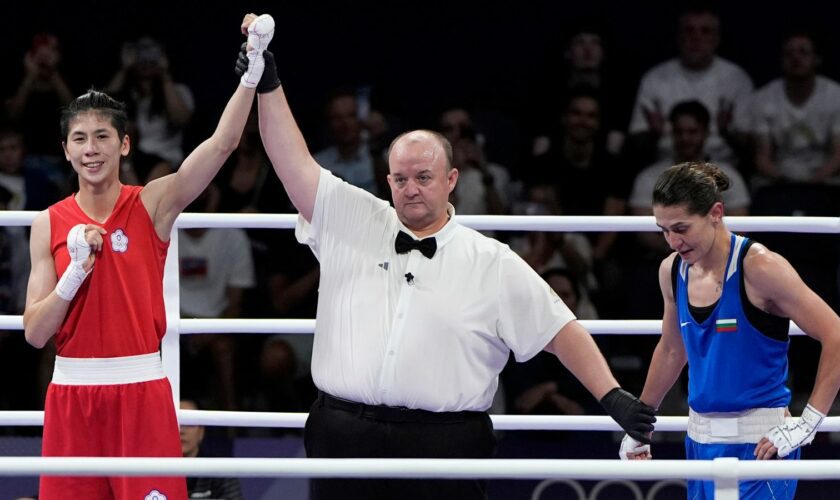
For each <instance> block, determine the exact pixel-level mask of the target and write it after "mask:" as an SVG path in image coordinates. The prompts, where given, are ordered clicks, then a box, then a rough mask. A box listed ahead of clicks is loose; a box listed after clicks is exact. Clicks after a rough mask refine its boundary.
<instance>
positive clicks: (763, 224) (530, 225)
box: [0, 210, 840, 233]
mask: <svg viewBox="0 0 840 500" xmlns="http://www.w3.org/2000/svg"><path fill="white" fill-rule="evenodd" d="M37 213H38V212H32V211H20V210H6V211H2V212H0V225H3V226H28V225H31V224H32V220H33V219H34V218H35V215H37ZM456 219H457V220H458V222H460V223H461V224H463V225H465V226H467V227H471V228H473V229H478V230H485V229H497V230H503V231H576V232H600V231H659V230H660V229H659V228H658V227H657V226H656V223H655V221H654V218H653V217H652V216H649V215H616V216H606V215H592V216H590V215H579V216H569V215H563V216H557V215H457V216H456ZM296 221H297V214H199V213H186V214H181V215H180V216H178V219H177V220H176V222H175V225H176V227H178V228H180V229H185V228H191V227H240V228H276V229H292V228H294V226H295V222H296ZM726 225H727V227H729V228H730V229H732V230H734V231H747V232H755V231H759V232H760V231H772V232H782V233H840V218H838V217H788V216H747V217H744V216H734V217H727V218H726Z"/></svg>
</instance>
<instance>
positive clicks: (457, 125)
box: [440, 108, 511, 215]
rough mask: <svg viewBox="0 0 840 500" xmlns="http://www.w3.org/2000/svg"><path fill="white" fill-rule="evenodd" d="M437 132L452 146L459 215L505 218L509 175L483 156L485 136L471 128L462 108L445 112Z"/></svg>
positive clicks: (469, 120) (466, 113)
mask: <svg viewBox="0 0 840 500" xmlns="http://www.w3.org/2000/svg"><path fill="white" fill-rule="evenodd" d="M440 130H441V133H442V134H443V135H444V137H446V138H447V139H448V140H449V142H450V143H451V144H452V149H453V154H454V160H453V161H454V162H455V164H454V166H455V168H457V169H458V171H459V172H460V176H459V179H458V181H459V182H458V185H457V186H456V187H455V191H454V192H453V205H455V207H456V209H457V210H458V213H459V214H462V215H485V214H489V215H504V214H506V213H508V212H509V206H510V192H509V189H510V185H511V184H510V174H509V173H508V171H507V169H506V168H505V167H503V166H501V165H497V164H495V163H490V162H488V161H487V158H486V157H485V155H484V137H483V136H482V135H480V134H478V133H477V132H476V130H475V129H474V128H473V123H472V119H471V117H470V114H469V113H468V112H467V111H466V110H465V109H463V108H452V109H448V110H446V111H444V112H443V113H442V114H441V117H440Z"/></svg>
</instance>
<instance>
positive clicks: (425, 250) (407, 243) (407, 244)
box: [394, 231, 437, 259]
mask: <svg viewBox="0 0 840 500" xmlns="http://www.w3.org/2000/svg"><path fill="white" fill-rule="evenodd" d="M394 248H396V249H397V253H408V252H410V251H412V250H420V253H422V254H423V255H424V256H425V257H426V258H427V259H431V258H432V257H433V256H434V255H435V252H436V251H437V240H435V238H434V237H431V238H423V239H422V240H415V239H414V238H412V237H411V236H409V235H408V233H406V232H405V231H400V232H399V233H397V239H396V240H394Z"/></svg>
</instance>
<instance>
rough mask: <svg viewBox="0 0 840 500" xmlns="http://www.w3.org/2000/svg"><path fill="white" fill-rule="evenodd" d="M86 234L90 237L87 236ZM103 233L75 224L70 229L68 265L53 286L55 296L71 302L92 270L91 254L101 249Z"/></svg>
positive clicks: (68, 235) (96, 227)
mask: <svg viewBox="0 0 840 500" xmlns="http://www.w3.org/2000/svg"><path fill="white" fill-rule="evenodd" d="M88 232H90V235H88V234H87V233H88ZM104 233H105V230H104V229H102V228H101V227H98V226H94V225H90V227H88V226H86V225H85V224H77V225H75V226H73V227H72V228H70V231H69V232H68V233H67V253H68V254H70V264H69V265H68V266H67V269H66V270H65V271H64V274H62V275H61V279H59V280H58V283H57V284H56V286H55V293H56V295H58V296H59V297H61V298H62V299H64V300H66V301H68V302H70V301H71V300H73V297H75V296H76V293H77V292H78V291H79V288H80V287H81V286H82V283H84V281H85V279H86V278H87V277H88V275H89V274H90V272H91V271H92V270H93V258H91V252H93V251H97V250H99V249H100V248H102V234H104ZM85 268H87V269H85Z"/></svg>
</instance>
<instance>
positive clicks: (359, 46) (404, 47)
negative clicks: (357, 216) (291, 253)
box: [0, 0, 840, 150]
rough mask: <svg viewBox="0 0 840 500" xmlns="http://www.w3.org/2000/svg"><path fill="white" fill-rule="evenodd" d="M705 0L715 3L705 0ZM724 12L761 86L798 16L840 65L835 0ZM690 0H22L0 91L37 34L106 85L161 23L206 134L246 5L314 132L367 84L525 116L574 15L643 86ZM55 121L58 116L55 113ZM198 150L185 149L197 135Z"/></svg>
mask: <svg viewBox="0 0 840 500" xmlns="http://www.w3.org/2000/svg"><path fill="white" fill-rule="evenodd" d="M707 5H708V3H707ZM710 5H712V6H713V8H715V9H716V10H717V11H718V12H719V13H720V15H721V19H722V45H721V49H720V54H721V55H723V56H724V57H726V58H728V59H730V60H732V61H734V62H736V63H738V64H740V65H741V66H743V67H744V68H745V69H746V70H747V71H748V72H749V73H750V75H751V76H752V77H753V79H754V81H755V83H756V85H757V86H760V85H762V84H763V83H765V82H767V81H769V80H770V79H771V78H773V77H775V76H777V75H778V52H779V39H780V37H781V35H782V34H783V33H784V32H785V31H786V30H788V29H790V28H791V27H793V26H806V27H808V28H810V29H813V30H816V32H817V34H818V36H819V37H820V38H821V39H822V40H823V44H822V48H823V52H824V67H823V73H825V74H827V75H828V76H830V77H836V76H838V71H837V70H838V61H837V60H836V54H834V49H835V47H836V46H837V39H838V35H836V34H835V31H834V29H833V26H834V23H835V22H836V20H837V19H838V18H840V16H838V14H840V6H838V5H836V4H835V3H833V2H816V1H811V0H806V1H796V2H792V1H788V2H781V1H775V2H773V1H771V2H720V3H711V4H710ZM684 7H685V4H684V3H683V2H668V1H644V2H640V1H626V2H621V1H600V2H569V1H551V0H540V1H528V2H499V1H492V0H491V1H484V2H480V1H475V0H469V1H458V0H451V1H448V2H447V1H439V0H434V1H424V2H370V1H361V2H339V1H332V0H331V1H322V0H316V1H308V2H276V1H274V2H268V1H255V2H185V3H181V2H161V1H157V0H156V1H149V2H119V1H108V2H104V1H84V2H72V1H67V2H26V1H23V2H15V3H6V4H5V5H4V6H3V7H2V8H0V37H2V38H1V39H0V41H2V47H3V50H2V51H0V68H2V75H3V76H2V78H1V79H0V80H1V81H0V94H2V96H4V97H5V96H9V95H10V94H12V93H13V92H14V90H15V89H16V87H17V85H18V83H19V82H20V79H21V77H22V75H23V65H22V58H23V54H24V52H25V50H26V49H27V48H28V47H29V45H30V43H31V39H32V35H33V34H35V33H38V32H44V31H46V32H51V33H54V34H56V35H57V36H58V37H59V39H60V40H61V43H62V47H63V51H64V60H63V62H62V65H61V69H62V72H63V73H64V75H65V77H66V78H67V80H68V83H69V85H70V87H71V89H72V90H73V92H74V93H76V94H80V93H82V92H83V91H84V90H85V89H87V88H88V87H90V86H96V87H98V88H102V87H104V86H105V85H106V84H107V82H108V80H109V79H110V77H111V76H112V75H113V74H114V72H115V71H116V70H117V68H118V66H119V61H120V59H119V54H120V48H121V45H122V43H123V42H124V41H126V40H134V39H136V38H138V37H139V36H141V35H144V34H147V35H151V36H153V37H155V38H157V39H158V40H160V41H161V42H163V44H164V46H165V47H166V51H167V53H168V55H169V59H170V63H171V67H172V72H173V75H174V78H175V80H176V81H181V82H184V83H186V84H187V85H189V86H190V88H191V89H192V90H193V92H194V94H195V97H196V105H197V107H196V113H197V114H196V116H195V117H194V119H193V122H192V125H191V130H190V131H189V135H188V141H187V142H188V144H187V145H186V146H187V147H189V146H191V145H192V143H195V142H196V141H197V140H198V139H200V138H203V137H206V136H207V135H208V134H209V133H210V132H211V130H210V127H212V126H213V125H214V124H215V122H216V118H217V116H218V115H219V114H220V113H221V110H222V107H223V105H224V102H225V100H226V99H227V97H228V96H229V95H230V94H231V92H232V90H233V88H234V85H235V84H236V78H235V76H234V75H233V74H232V72H231V71H232V70H231V68H232V66H233V62H234V59H235V55H236V51H237V49H238V47H239V44H240V43H241V42H242V38H241V35H240V34H239V32H238V25H239V22H240V20H241V18H242V16H243V15H244V14H245V13H246V12H257V13H262V12H268V13H270V14H272V15H273V16H274V18H275V20H276V21H277V29H276V33H275V36H274V41H273V42H272V43H271V50H272V51H274V52H275V53H276V55H277V58H278V69H279V73H280V77H281V79H282V80H283V82H284V85H285V88H286V90H287V94H288V95H289V98H290V100H291V102H292V107H293V110H294V111H295V113H296V116H297V118H298V121H300V122H301V126H302V128H303V129H304V132H306V133H307V136H310V137H311V136H313V133H315V132H318V129H317V127H318V124H319V121H320V119H321V116H322V114H321V109H322V105H323V101H324V98H325V96H326V94H327V93H328V92H329V91H330V90H331V89H334V88H336V87H343V86H355V85H359V84H371V85H372V86H373V101H374V106H377V107H379V108H381V109H385V110H387V111H389V112H391V113H393V114H395V115H398V116H401V117H403V118H404V119H405V120H406V125H407V126H423V125H428V124H429V122H430V120H431V119H433V117H434V116H435V113H436V112H437V111H438V110H439V109H441V107H442V106H444V105H447V104H452V103H461V104H467V105H468V106H471V107H473V109H478V110H490V111H493V112H496V113H499V114H501V115H504V116H505V117H507V118H508V119H510V120H512V121H513V122H514V123H518V122H519V121H521V120H527V119H528V116H529V115H528V113H529V111H528V109H527V107H528V106H531V107H533V106H534V103H533V102H531V101H529V97H530V96H529V91H530V90H532V89H533V88H534V85H535V82H537V81H538V80H540V79H542V78H545V77H546V76H547V75H548V74H549V73H550V72H552V71H556V70H557V69H559V68H560V67H562V64H563V61H562V47H563V45H564V44H565V41H566V36H567V33H568V30H569V28H570V27H572V26H575V25H576V24H579V23H580V22H583V21H588V20H593V19H594V20H596V21H598V22H600V24H601V25H602V26H603V27H604V31H605V33H606V35H607V40H606V53H607V63H608V64H609V65H610V67H611V68H612V74H613V75H614V78H615V79H616V80H617V83H618V84H619V86H621V87H623V88H625V89H632V90H630V91H629V92H630V94H631V95H633V94H634V93H635V89H636V87H637V85H638V80H639V77H640V76H641V74H642V73H643V72H644V71H645V70H646V69H648V68H649V67H650V66H652V65H653V64H655V63H657V62H660V61H662V60H664V59H665V58H669V57H672V56H674V55H675V54H676V47H675V41H674V33H675V23H676V22H675V18H676V15H677V13H678V12H679V11H680V10H681V9H683V8H684ZM45 126H53V124H45ZM187 150H189V149H187Z"/></svg>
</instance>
